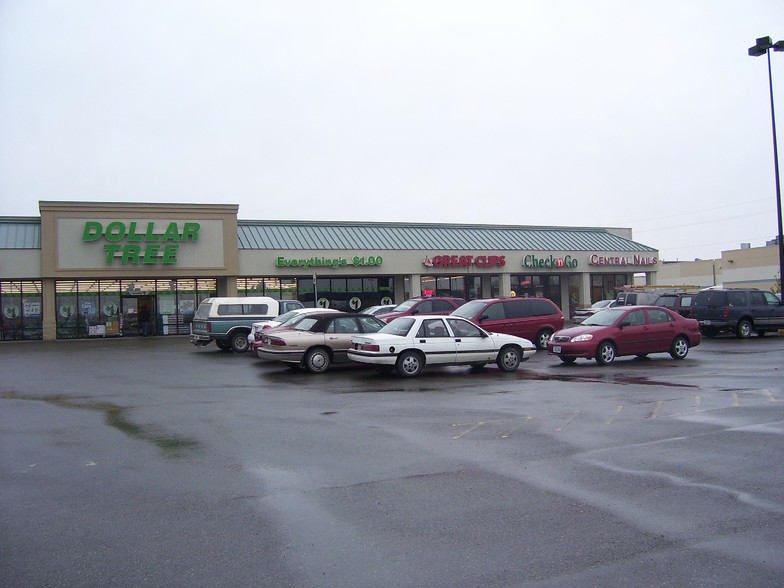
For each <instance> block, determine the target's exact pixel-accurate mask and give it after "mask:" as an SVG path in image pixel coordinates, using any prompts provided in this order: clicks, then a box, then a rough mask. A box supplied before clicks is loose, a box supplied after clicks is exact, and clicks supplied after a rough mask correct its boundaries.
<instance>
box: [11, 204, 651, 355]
mask: <svg viewBox="0 0 784 588" xmlns="http://www.w3.org/2000/svg"><path fill="white" fill-rule="evenodd" d="M39 210H40V213H41V216H40V217H3V218H0V308H1V309H2V315H0V316H1V317H2V331H1V332H0V335H1V336H2V339H3V340H13V339H44V340H53V339H73V338H90V337H114V336H133V335H138V334H139V325H138V320H137V317H138V311H139V309H140V308H143V307H145V306H146V307H148V308H150V309H151V311H152V316H153V317H154V318H155V320H154V334H156V335H159V336H162V335H183V334H187V333H188V332H189V328H190V321H191V319H192V317H193V313H194V311H195V309H196V307H197V306H198V304H199V302H200V301H201V300H203V299H204V298H207V297H209V296H259V295H264V296H272V297H274V298H279V299H298V300H301V301H302V302H303V303H305V305H306V306H314V305H319V306H323V307H332V308H339V309H345V310H361V309H362V308H366V307H368V306H371V305H376V304H382V303H392V302H394V303H398V302H402V301H404V300H406V299H407V298H411V297H414V296H458V297H462V298H466V299H475V298H489V297H494V296H539V297H546V298H549V299H551V300H552V301H553V302H555V303H556V304H558V306H560V307H561V308H562V309H563V311H564V314H565V315H566V316H567V317H568V316H569V315H570V312H571V310H573V309H574V308H576V307H579V306H585V305H588V304H590V303H591V302H595V301H597V300H601V299H603V298H608V297H614V295H615V293H616V292H617V291H618V290H619V289H620V288H621V287H623V286H624V285H626V284H632V283H634V274H636V273H641V272H644V273H645V274H646V281H647V283H649V284H655V283H656V272H657V268H658V264H659V262H658V259H659V255H658V251H657V250H655V249H653V248H651V247H648V246H646V245H642V244H640V243H637V242H635V241H633V240H632V238H631V229H615V228H613V229H609V228H590V227H530V226H509V225H501V226H497V225H453V224H416V223H376V222H373V223H359V222H312V221H242V220H238V219H237V213H238V210H239V207H238V206H237V205H217V204H216V205H199V204H194V205H180V204H148V203H103V202H100V203H99V202H40V203H39Z"/></svg>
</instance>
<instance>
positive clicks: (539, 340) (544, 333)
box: [536, 329, 553, 349]
mask: <svg viewBox="0 0 784 588" xmlns="http://www.w3.org/2000/svg"><path fill="white" fill-rule="evenodd" d="M552 336H553V332H552V331H551V330H550V329H542V330H541V331H539V334H538V335H537V336H536V347H537V348H538V349H547V344H548V343H549V342H550V337H552Z"/></svg>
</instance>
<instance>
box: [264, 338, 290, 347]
mask: <svg viewBox="0 0 784 588" xmlns="http://www.w3.org/2000/svg"><path fill="white" fill-rule="evenodd" d="M264 343H266V344H267V345H272V346H273V347H285V346H286V342H285V341H284V340H283V339H279V338H278V337H265V338H264Z"/></svg>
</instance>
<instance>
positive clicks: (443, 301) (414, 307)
mask: <svg viewBox="0 0 784 588" xmlns="http://www.w3.org/2000/svg"><path fill="white" fill-rule="evenodd" d="M465 302H466V301H465V300H464V299H463V298H453V297H451V296H431V297H430V298H411V299H409V300H406V301H405V302H402V303H400V304H398V305H397V306H396V307H395V308H393V309H392V310H391V311H389V312H385V313H383V314H378V315H376V316H377V317H378V318H380V319H381V320H382V321H384V322H387V323H388V322H389V321H391V320H392V319H396V318H397V317H399V316H410V315H415V314H449V313H450V312H452V311H453V310H455V309H456V308H458V307H459V306H461V305H463V304H465Z"/></svg>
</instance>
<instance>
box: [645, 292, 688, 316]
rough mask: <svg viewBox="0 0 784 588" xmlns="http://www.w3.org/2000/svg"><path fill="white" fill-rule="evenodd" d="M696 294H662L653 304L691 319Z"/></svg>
mask: <svg viewBox="0 0 784 588" xmlns="http://www.w3.org/2000/svg"><path fill="white" fill-rule="evenodd" d="M694 298H695V295H694V294H684V293H680V294H662V295H661V296H659V297H658V298H657V299H656V300H655V301H654V303H653V305H654V306H663V307H665V308H670V309H672V310H674V311H675V312H677V313H678V314H679V315H681V316H685V317H687V318H688V317H691V307H692V304H693V303H694Z"/></svg>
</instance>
